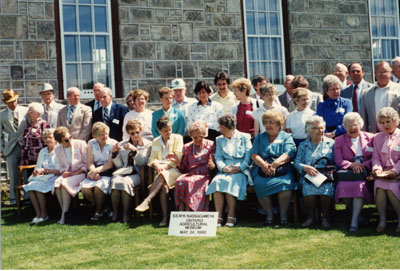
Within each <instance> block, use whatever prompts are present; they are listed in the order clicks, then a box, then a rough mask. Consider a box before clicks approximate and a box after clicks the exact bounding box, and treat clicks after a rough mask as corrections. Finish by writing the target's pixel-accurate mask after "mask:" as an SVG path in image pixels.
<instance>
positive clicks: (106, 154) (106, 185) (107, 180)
mask: <svg viewBox="0 0 400 271" xmlns="http://www.w3.org/2000/svg"><path fill="white" fill-rule="evenodd" d="M116 143H117V141H116V140H115V139H112V138H108V139H107V141H106V144H105V145H104V147H103V150H101V148H100V145H99V143H98V142H97V140H96V139H94V138H93V139H91V140H89V142H88V145H89V146H90V147H91V148H92V153H93V164H94V165H95V166H96V167H98V166H101V165H105V164H107V163H108V159H109V158H110V155H111V150H112V147H113V146H114V144H116ZM92 187H98V188H100V190H101V191H103V193H104V194H106V195H108V194H110V192H111V177H109V176H101V178H100V179H99V180H97V181H94V180H92V179H89V178H86V179H85V180H84V181H83V182H82V183H81V188H92Z"/></svg>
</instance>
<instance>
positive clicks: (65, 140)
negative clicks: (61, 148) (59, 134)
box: [64, 136, 72, 143]
mask: <svg viewBox="0 0 400 271" xmlns="http://www.w3.org/2000/svg"><path fill="white" fill-rule="evenodd" d="M71 139H72V136H69V137H67V138H64V142H65V143H69V142H70V141H71Z"/></svg>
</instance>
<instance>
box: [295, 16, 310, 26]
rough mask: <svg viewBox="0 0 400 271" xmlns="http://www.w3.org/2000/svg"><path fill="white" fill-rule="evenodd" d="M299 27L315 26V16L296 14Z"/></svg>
mask: <svg viewBox="0 0 400 271" xmlns="http://www.w3.org/2000/svg"><path fill="white" fill-rule="evenodd" d="M296 16H297V27H299V28H313V27H314V16H313V15H312V14H302V13H301V14H296Z"/></svg>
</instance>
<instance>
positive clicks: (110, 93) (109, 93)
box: [100, 87, 112, 97]
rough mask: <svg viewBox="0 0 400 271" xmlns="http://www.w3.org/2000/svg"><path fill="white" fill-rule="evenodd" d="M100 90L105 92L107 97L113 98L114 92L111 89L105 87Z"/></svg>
mask: <svg viewBox="0 0 400 271" xmlns="http://www.w3.org/2000/svg"><path fill="white" fill-rule="evenodd" d="M100 90H102V91H105V92H106V94H107V95H110V96H111V97H112V92H111V89H110V88H109V87H103V88H101V89H100Z"/></svg>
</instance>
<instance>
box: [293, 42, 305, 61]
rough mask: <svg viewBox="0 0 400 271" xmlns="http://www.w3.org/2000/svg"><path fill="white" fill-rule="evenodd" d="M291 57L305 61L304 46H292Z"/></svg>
mask: <svg viewBox="0 0 400 271" xmlns="http://www.w3.org/2000/svg"><path fill="white" fill-rule="evenodd" d="M290 49H291V56H292V58H294V59H304V53H303V46H302V45H295V44H294V45H292V46H290Z"/></svg>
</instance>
